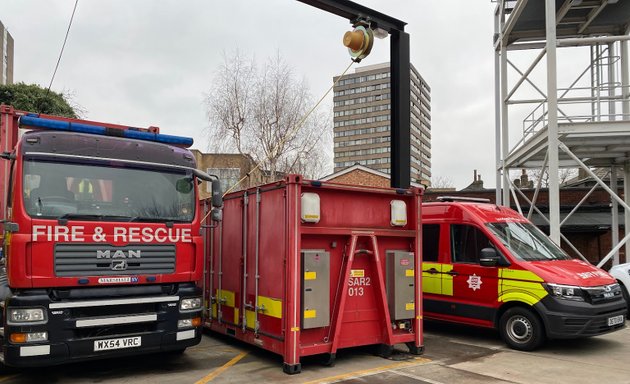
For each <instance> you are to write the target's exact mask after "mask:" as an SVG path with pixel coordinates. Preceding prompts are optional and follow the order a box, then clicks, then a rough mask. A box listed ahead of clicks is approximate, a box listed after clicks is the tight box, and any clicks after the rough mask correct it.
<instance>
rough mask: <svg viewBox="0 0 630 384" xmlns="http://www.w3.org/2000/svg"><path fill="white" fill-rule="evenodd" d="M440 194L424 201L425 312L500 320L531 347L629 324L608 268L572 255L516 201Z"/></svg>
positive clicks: (510, 337) (459, 319) (492, 324)
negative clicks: (499, 202)
mask: <svg viewBox="0 0 630 384" xmlns="http://www.w3.org/2000/svg"><path fill="white" fill-rule="evenodd" d="M438 200H439V202H434V203H424V204H423V205H422V233H423V238H422V242H423V263H422V290H423V293H424V300H423V303H424V316H425V318H426V319H433V320H440V321H450V322H455V323H461V324H468V325H475V326H481V327H488V328H496V329H498V330H499V332H500V334H501V337H502V338H503V340H504V341H505V342H506V343H507V344H508V345H509V346H510V347H511V348H514V349H518V350H524V351H528V350H533V349H535V348H537V347H539V346H540V345H541V344H542V343H543V342H544V341H545V339H560V338H578V337H585V336H595V335H601V334H604V333H608V332H612V331H615V330H618V329H621V328H623V327H624V325H625V314H626V302H625V300H624V299H623V296H622V292H621V289H620V287H619V284H617V282H616V280H615V279H614V278H613V277H612V276H611V275H609V274H608V273H607V272H605V271H603V270H601V269H599V268H596V267H594V266H593V265H591V264H589V263H586V262H584V261H581V260H575V259H572V258H571V257H570V256H568V255H567V254H566V253H564V251H562V250H561V249H560V248H559V247H558V246H557V245H555V244H554V243H553V242H552V241H551V240H550V239H549V238H548V237H547V236H546V235H545V234H544V233H542V232H541V231H540V230H539V229H538V228H536V226H534V225H533V224H532V223H531V222H529V221H528V220H527V219H526V218H524V217H523V216H521V215H520V214H518V213H517V212H515V211H514V210H512V209H510V208H506V207H501V206H498V205H495V204H490V203H489V202H488V201H487V200H485V199H467V198H453V197H442V198H439V199H438Z"/></svg>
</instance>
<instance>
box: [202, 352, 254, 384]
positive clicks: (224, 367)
mask: <svg viewBox="0 0 630 384" xmlns="http://www.w3.org/2000/svg"><path fill="white" fill-rule="evenodd" d="M246 355H247V352H241V353H240V354H238V355H237V356H236V357H234V358H233V359H232V360H230V361H228V362H227V363H225V364H223V365H222V366H220V367H219V368H217V369H215V370H214V371H212V372H211V373H210V374H209V375H207V376H206V377H204V378H202V379H200V380H198V381H196V382H195V384H206V383H209V382H210V381H212V380H214V378H215V377H217V376H219V375H220V374H222V373H223V372H224V371H226V370H227V369H228V368H230V367H231V366H233V365H234V364H236V363H238V362H239V361H240V360H241V359H242V358H243V357H245V356H246Z"/></svg>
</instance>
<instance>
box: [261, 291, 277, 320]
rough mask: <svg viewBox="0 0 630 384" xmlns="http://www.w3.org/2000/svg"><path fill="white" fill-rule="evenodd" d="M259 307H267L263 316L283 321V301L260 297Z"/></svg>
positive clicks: (262, 312)
mask: <svg viewBox="0 0 630 384" xmlns="http://www.w3.org/2000/svg"><path fill="white" fill-rule="evenodd" d="M258 307H265V310H264V311H261V312H260V313H261V314H263V315H267V316H271V317H276V318H278V319H282V300H280V299H274V298H271V297H265V296H258Z"/></svg>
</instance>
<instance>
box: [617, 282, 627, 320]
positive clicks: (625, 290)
mask: <svg viewBox="0 0 630 384" xmlns="http://www.w3.org/2000/svg"><path fill="white" fill-rule="evenodd" d="M617 282H618V283H619V286H621V296H623V299H624V300H625V301H626V307H628V310H627V311H626V320H627V319H628V315H627V314H629V313H630V295H629V294H628V289H627V288H626V286H625V285H623V283H622V282H621V281H617Z"/></svg>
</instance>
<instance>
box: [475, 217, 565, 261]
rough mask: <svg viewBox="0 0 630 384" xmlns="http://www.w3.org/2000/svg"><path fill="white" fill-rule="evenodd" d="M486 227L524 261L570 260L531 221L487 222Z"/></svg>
mask: <svg viewBox="0 0 630 384" xmlns="http://www.w3.org/2000/svg"><path fill="white" fill-rule="evenodd" d="M487 227H488V229H489V230H490V231H492V233H494V234H495V235H496V236H497V238H498V239H499V240H500V241H501V242H502V243H503V245H505V246H506V247H507V248H508V249H509V250H510V251H511V252H512V254H513V255H514V256H516V257H517V258H519V259H521V260H525V261H546V260H570V259H571V257H570V256H569V255H567V254H566V253H564V251H563V250H562V249H560V248H559V247H558V246H557V245H556V244H554V243H553V242H552V241H551V240H550V239H549V238H548V237H547V236H546V235H545V234H544V233H542V232H541V231H540V230H539V229H538V228H536V226H535V225H534V224H531V223H488V224H487Z"/></svg>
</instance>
